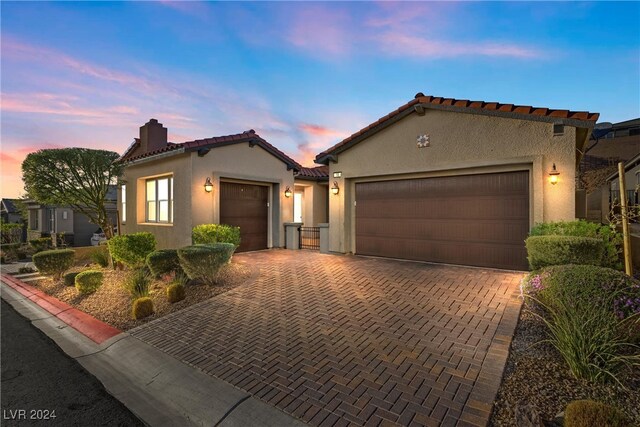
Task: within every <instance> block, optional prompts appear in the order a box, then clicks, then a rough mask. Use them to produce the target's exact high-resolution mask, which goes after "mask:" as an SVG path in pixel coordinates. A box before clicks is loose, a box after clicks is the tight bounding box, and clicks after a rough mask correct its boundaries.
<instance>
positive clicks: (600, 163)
mask: <svg viewBox="0 0 640 427" xmlns="http://www.w3.org/2000/svg"><path fill="white" fill-rule="evenodd" d="M638 153H640V118H636V119H633V120H626V121H624V122H619V123H614V124H611V123H599V124H597V125H596V129H595V130H594V135H592V136H591V139H590V141H589V144H588V146H587V148H586V149H585V155H584V156H583V157H582V161H581V162H580V167H579V174H580V179H579V185H580V187H581V188H582V189H584V193H585V195H584V198H585V200H584V207H585V208H584V210H585V212H584V215H582V217H584V218H586V219H587V220H589V221H595V222H601V223H606V222H608V216H609V211H610V210H609V196H610V194H609V190H610V185H609V184H608V181H607V179H608V178H609V177H610V176H611V175H612V174H613V175H616V176H617V170H618V169H617V165H618V162H627V161H629V160H630V159H632V158H633V157H635V156H637V154H638ZM627 182H634V181H633V180H632V181H629V180H627ZM628 185H629V184H628Z"/></svg>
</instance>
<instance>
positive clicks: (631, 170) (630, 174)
mask: <svg viewBox="0 0 640 427" xmlns="http://www.w3.org/2000/svg"><path fill="white" fill-rule="evenodd" d="M607 183H608V185H607V187H608V189H609V194H608V196H609V197H603V199H604V200H603V202H604V203H607V204H606V205H605V206H608V207H609V209H608V210H610V209H611V205H610V203H613V202H614V201H615V202H619V201H620V199H621V194H620V174H619V173H618V172H617V171H616V172H614V173H612V174H611V175H609V176H608V177H607ZM624 183H625V189H626V193H627V194H626V196H627V197H626V199H627V205H628V206H637V205H638V204H640V203H639V202H640V200H638V193H639V192H640V153H638V154H637V155H636V156H635V157H634V158H632V159H630V160H629V161H628V162H626V163H625V165H624ZM603 194H606V192H605V191H603Z"/></svg>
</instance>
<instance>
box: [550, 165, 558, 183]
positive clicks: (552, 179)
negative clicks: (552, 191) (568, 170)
mask: <svg viewBox="0 0 640 427" xmlns="http://www.w3.org/2000/svg"><path fill="white" fill-rule="evenodd" d="M558 175H560V172H558V169H556V164H555V163H554V164H553V167H552V168H551V172H549V182H551V185H556V184H557V183H558Z"/></svg>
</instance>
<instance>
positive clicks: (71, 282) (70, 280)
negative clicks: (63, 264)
mask: <svg viewBox="0 0 640 427" xmlns="http://www.w3.org/2000/svg"><path fill="white" fill-rule="evenodd" d="M78 274H80V272H72V273H67V274H65V275H64V285H65V286H75V285H76V276H77V275H78Z"/></svg>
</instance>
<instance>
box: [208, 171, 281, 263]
mask: <svg viewBox="0 0 640 427" xmlns="http://www.w3.org/2000/svg"><path fill="white" fill-rule="evenodd" d="M268 202H269V187H267V186H263V185H252V184H242V183H235V182H221V183H220V224H228V225H233V226H235V227H240V239H241V241H240V247H239V248H238V252H244V251H256V250H260V249H266V248H267V233H268V232H269V205H268Z"/></svg>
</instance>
